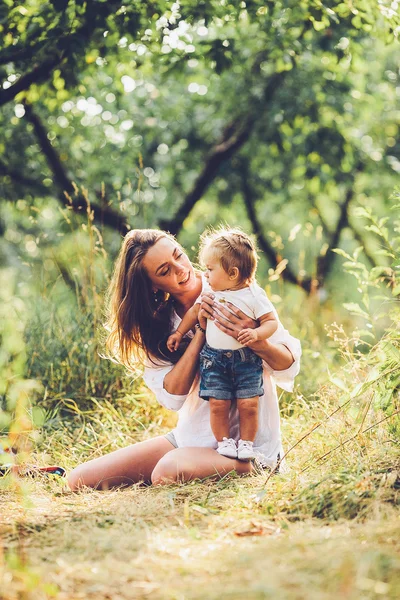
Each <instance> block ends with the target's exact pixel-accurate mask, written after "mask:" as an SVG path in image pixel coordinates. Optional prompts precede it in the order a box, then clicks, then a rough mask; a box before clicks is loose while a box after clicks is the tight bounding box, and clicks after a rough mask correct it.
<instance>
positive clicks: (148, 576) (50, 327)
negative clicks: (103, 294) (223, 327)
mask: <svg viewBox="0 0 400 600" xmlns="http://www.w3.org/2000/svg"><path fill="white" fill-rule="evenodd" d="M88 226H89V232H90V231H91V226H90V219H89V222H88ZM383 233H385V232H383ZM82 235H83V234H82ZM382 235H383V234H382ZM95 239H97V238H94V237H93V236H91V237H90V236H89V238H88V237H87V235H86V237H84V238H83V239H81V238H80V237H79V235H76V236H75V237H74V244H73V249H72V250H73V252H74V253H76V254H77V255H78V257H81V259H80V260H79V261H78V260H77V259H76V257H75V258H74V259H73V260H71V264H73V265H75V266H74V269H73V270H72V271H68V268H67V266H68V264H69V262H68V260H67V258H68V252H72V250H71V248H68V247H67V248H65V256H64V255H62V254H61V252H60V253H59V254H60V256H59V258H58V262H57V261H56V262H57V265H58V269H59V270H60V271H61V274H62V279H60V277H59V278H58V279H56V280H55V281H53V283H51V285H50V284H48V283H47V284H46V285H47V288H46V289H45V290H44V291H43V294H41V295H40V294H39V295H38V294H37V293H36V295H35V294H34V298H33V299H34V302H31V300H32V298H30V297H28V296H27V297H26V298H24V299H21V298H17V297H16V295H15V293H14V291H13V289H12V286H13V283H12V281H13V280H12V277H10V274H9V272H7V273H4V277H3V280H2V281H3V285H2V286H1V289H0V296H1V298H0V300H2V302H1V303H0V306H3V312H4V315H5V317H6V318H5V322H6V324H7V326H8V327H7V328H5V329H4V335H3V340H2V341H3V353H2V354H1V353H0V375H1V377H0V394H1V395H0V400H1V402H2V404H1V405H0V417H1V419H2V421H1V422H0V426H1V427H2V428H3V430H4V428H6V429H7V427H9V428H10V434H9V437H10V439H11V438H12V439H13V440H14V441H16V442H17V443H19V441H18V440H19V437H21V439H22V442H24V443H25V442H26V438H29V440H30V446H31V450H32V454H31V459H32V460H33V461H34V462H35V463H36V464H42V465H46V464H55V463H57V464H61V465H62V466H64V467H66V468H67V469H70V468H72V467H74V466H75V465H76V464H78V463H80V462H82V461H84V460H88V459H91V458H94V457H96V456H100V455H102V454H104V453H106V452H111V451H113V450H115V449H117V448H120V447H123V446H126V445H127V444H129V443H134V442H136V441H140V440H142V439H147V438H150V437H153V436H155V435H159V434H162V433H164V432H166V431H168V430H170V429H171V428H172V427H173V426H174V424H175V420H176V415H175V414H174V413H171V412H168V411H166V410H165V409H163V408H161V407H160V406H158V405H157V403H156V401H155V399H154V398H152V397H151V395H150V394H149V392H148V390H146V388H145V387H144V386H143V384H142V383H141V380H140V377H139V376H136V377H134V378H130V379H128V378H126V377H125V376H124V373H123V371H122V369H120V368H118V367H117V366H116V365H114V364H113V363H111V362H109V361H105V360H102V359H100V357H99V355H98V351H99V348H101V346H100V344H99V340H98V337H97V331H98V324H99V323H100V322H101V320H102V316H101V308H100V307H101V301H100V293H99V290H100V289H104V285H105V279H104V278H103V279H102V278H101V277H100V276H99V277H98V281H97V279H96V278H97V276H98V274H99V273H100V274H103V275H104V273H106V271H107V269H106V265H105V258H104V248H103V246H102V242H101V241H99V240H98V239H97V241H95ZM81 243H82V244H83V246H82V248H80V244H81ZM85 244H86V245H85ZM67 251H68V252H67ZM88 253H89V256H90V257H91V259H90V260H86V258H87V255H88ZM73 256H75V254H74V255H73ZM62 257H63V262H61V258H62ZM82 257H83V258H82ZM348 259H349V260H350V259H351V260H350V263H349V264H350V266H351V268H352V269H353V270H354V269H355V271H356V273H358V272H360V273H361V275H360V281H359V283H358V285H359V286H364V287H365V286H366V290H364V288H363V290H364V291H363V294H364V295H363V302H364V304H363V306H364V308H366V307H367V305H368V302H367V298H368V289H367V288H368V286H369V285H370V284H373V285H374V286H375V284H377V285H378V284H379V285H381V284H385V285H386V283H387V282H386V279H384V280H383V281H381V276H380V275H379V276H378V279H376V277H375V276H374V275H373V270H372V271H371V272H370V273H368V272H366V268H365V266H364V265H360V264H359V263H358V262H357V258H354V260H353V259H352V258H351V257H348ZM47 260H48V261H49V260H50V259H49V257H48V259H47ZM396 261H397V262H396V264H398V259H396ZM396 268H397V267H396ZM371 274H372V275H371ZM49 277H50V279H51V277H53V275H51V276H49ZM393 277H394V275H393ZM68 281H69V284H70V289H69V291H68V290H67V286H66V285H65V284H66V283H68ZM390 285H391V286H392V287H393V281H392V279H390ZM375 287H376V286H375ZM360 289H361V288H360ZM393 289H397V288H395V287H393ZM49 290H50V292H49ZM315 302H316V298H310V299H309V300H308V301H304V302H302V303H301V306H299V307H298V311H299V312H298V313H297V315H296V308H295V309H294V310H292V311H289V312H288V314H290V318H291V319H292V321H291V322H290V323H289V324H288V327H289V329H290V330H291V331H293V333H295V334H297V335H298V336H299V337H301V339H302V342H303V363H302V365H303V366H302V372H301V374H300V376H299V378H298V388H297V389H296V391H295V393H294V394H293V395H291V396H289V395H287V394H283V395H282V396H281V398H280V405H281V413H282V434H283V441H284V447H285V448H286V452H287V458H286V470H284V472H282V473H281V474H279V475H274V476H272V477H270V475H269V474H268V473H266V472H262V473H256V474H254V475H251V476H248V477H245V478H239V477H237V476H234V475H232V474H231V475H227V476H226V477H224V478H223V479H222V480H220V481H214V480H212V479H207V480H205V481H194V482H192V483H189V484H185V485H173V486H168V487H157V488H155V487H146V486H143V485H139V484H138V485H135V486H132V487H131V488H129V489H125V490H113V491H107V492H97V491H93V490H84V491H82V492H80V493H79V494H71V493H70V492H68V491H67V490H66V489H65V485H64V482H63V481H60V480H59V479H52V478H46V477H42V478H37V479H34V480H26V479H20V480H18V479H15V478H10V477H9V478H3V479H2V480H0V498H1V502H2V510H1V511H0V582H1V587H0V600H47V599H50V598H56V599H57V600H76V599H79V598H84V599H87V598H93V599H96V600H103V599H104V600H105V599H113V600H114V599H122V600H124V599H131V598H134V599H137V598H152V599H153V598H154V599H156V600H164V599H165V600H167V599H168V600H194V599H199V600H200V599H201V600H203V599H204V598H207V599H211V600H212V599H215V600H217V599H218V600H219V599H220V598H224V599H225V598H232V599H238V600H239V599H240V600H241V599H243V598H246V599H247V598H249V599H262V598H274V600H276V599H277V600H286V599H288V600H303V599H304V600H333V599H335V600H336V598H338V597H339V598H344V599H349V600H359V599H362V600H364V599H365V600H369V599H371V600H372V599H382V600H386V599H388V600H391V599H393V600H395V599H396V600H397V598H399V597H400V511H399V506H400V444H399V432H400V418H399V410H400V406H399V390H400V370H399V366H398V365H399V360H398V359H399V356H400V348H399V341H398V325H399V317H400V315H399V311H398V306H397V304H394V312H393V316H392V317H391V321H390V323H389V324H388V326H387V329H386V330H385V332H384V336H383V338H380V337H379V336H376V338H375V339H374V340H373V341H371V343H370V345H368V344H366V343H365V340H364V341H363V342H362V343H361V344H360V339H361V338H362V337H363V336H364V338H365V335H366V334H365V332H364V333H363V332H362V331H363V330H359V331H358V333H357V332H356V333H353V334H347V333H346V331H348V330H349V329H350V324H349V323H346V324H345V326H343V325H335V326H332V327H331V329H330V333H329V335H330V338H331V339H330V340H329V341H328V340H327V338H326V335H325V333H324V334H322V332H323V330H324V325H325V323H327V322H333V321H334V318H335V316H334V313H332V312H331V313H329V309H321V308H320V307H318V313H319V318H316V313H317V307H316V304H315ZM288 305H289V306H291V303H290V302H288ZM33 306H35V307H36V308H35V311H34V310H33V308H32V307H33ZM354 306H355V305H353V310H354ZM291 308H293V306H291ZM10 311H11V312H10ZM0 312H1V311H0ZM280 312H284V307H283V305H281V307H280ZM10 314H11V315H12V317H11V318H10ZM4 315H3V313H2V315H0V316H3V317H4ZM28 315H30V317H29V318H28ZM374 319H375V317H374V315H371V319H370V320H371V323H374V325H375V321H374ZM375 320H377V319H375ZM285 322H286V321H285ZM16 323H17V325H18V326H17V327H16V326H15V324H16ZM353 325H354V323H353ZM353 325H352V326H353ZM24 328H25V342H24V340H23V331H24ZM367 333H368V332H367ZM368 335H369V337H367V339H368V340H371V335H370V334H368ZM364 338H363V339H364ZM339 365H341V367H339ZM136 375H138V374H136ZM27 377H28V378H30V379H28V380H27V379H26V378H27ZM2 380H3V381H4V382H5V383H4V384H3V383H2ZM35 380H38V381H39V383H40V384H41V388H39V387H38V388H37V390H39V391H37V394H39V396H38V400H37V402H36V406H34V407H33V408H32V406H31V400H32V398H31V392H30V390H31V388H32V389H34V387H35ZM28 384H29V385H28ZM24 385H25V387H26V389H25V387H24ZM40 390H41V391H40ZM299 390H301V392H300V391H299ZM340 407H343V408H340ZM16 415H17V416H18V415H19V416H18V419H17V418H16ZM30 415H32V416H33V420H36V423H37V425H38V426H39V427H38V428H36V430H34V431H32V432H30V419H28V416H30ZM13 416H14V423H12V422H11V419H12V417H13ZM10 422H11V425H10ZM13 427H14V431H13V430H12V428H13ZM24 428H26V431H28V433H25V434H22V435H21V430H24ZM22 446H24V444H22ZM24 447H25V448H28V449H29V444H26V443H25V446H24Z"/></svg>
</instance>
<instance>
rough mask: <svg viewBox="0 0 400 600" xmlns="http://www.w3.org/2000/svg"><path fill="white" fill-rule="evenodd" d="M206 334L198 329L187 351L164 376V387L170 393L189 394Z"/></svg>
mask: <svg viewBox="0 0 400 600" xmlns="http://www.w3.org/2000/svg"><path fill="white" fill-rule="evenodd" d="M204 341H205V334H204V333H203V332H202V331H201V330H200V329H196V333H195V334H194V337H193V339H192V341H191V342H190V344H189V346H188V347H187V348H186V350H185V353H184V354H183V356H181V358H180V359H179V360H178V362H177V363H176V365H174V367H173V368H172V369H171V370H170V372H169V373H167V375H166V376H165V378H164V388H165V390H166V391H167V392H168V393H169V394H176V395H183V394H188V393H189V391H190V388H191V386H192V383H193V380H194V378H195V375H196V373H197V370H198V358H199V354H200V351H201V349H202V347H203V345H204Z"/></svg>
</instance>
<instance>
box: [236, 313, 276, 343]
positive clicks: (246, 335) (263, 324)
mask: <svg viewBox="0 0 400 600" xmlns="http://www.w3.org/2000/svg"><path fill="white" fill-rule="evenodd" d="M258 320H259V321H260V325H259V327H256V328H255V329H242V331H240V332H239V335H238V337H237V341H238V342H239V344H243V346H248V345H249V344H252V343H253V342H257V341H258V340H266V339H267V338H269V337H271V335H272V334H273V333H275V331H276V330H277V329H278V321H277V320H276V318H275V315H274V313H273V312H269V313H266V314H265V315H261V317H258Z"/></svg>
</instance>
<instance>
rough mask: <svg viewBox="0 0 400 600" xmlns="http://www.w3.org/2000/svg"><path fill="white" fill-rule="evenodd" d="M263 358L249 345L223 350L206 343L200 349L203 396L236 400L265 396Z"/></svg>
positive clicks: (201, 395)
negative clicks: (248, 346) (247, 346)
mask: <svg viewBox="0 0 400 600" xmlns="http://www.w3.org/2000/svg"><path fill="white" fill-rule="evenodd" d="M263 394H264V389H263V368H262V360H261V358H260V357H259V356H257V354H254V352H253V351H252V350H250V349H249V348H239V349H238V350H219V349H217V348H211V346H209V345H208V344H205V346H204V348H203V350H202V351H201V352H200V392H199V396H200V398H203V400H209V399H210V398H216V399H217V400H234V399H238V398H253V397H254V396H262V395H263Z"/></svg>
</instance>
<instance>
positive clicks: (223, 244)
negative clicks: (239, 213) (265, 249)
mask: <svg viewBox="0 0 400 600" xmlns="http://www.w3.org/2000/svg"><path fill="white" fill-rule="evenodd" d="M207 257H212V258H214V259H216V260H217V261H218V262H219V263H220V265H221V267H222V268H223V269H224V271H225V272H226V273H229V272H230V270H231V269H232V268H233V267H237V269H239V275H240V280H241V281H246V280H248V281H250V282H251V281H253V280H254V276H255V273H256V269H257V263H258V256H257V248H256V245H255V244H254V242H253V240H252V239H251V237H250V236H248V235H247V234H246V233H244V232H243V231H241V230H240V229H238V228H236V227H235V228H230V227H224V226H221V227H219V228H218V229H207V230H206V231H205V232H204V233H203V234H202V236H201V238H200V251H199V260H200V264H201V265H203V266H204V265H205V264H206V262H207V260H206V259H207Z"/></svg>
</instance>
